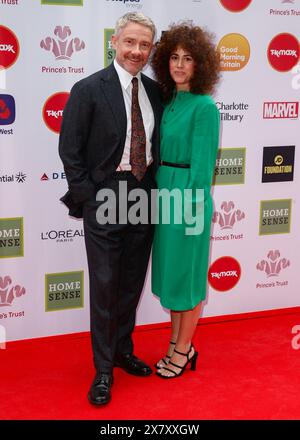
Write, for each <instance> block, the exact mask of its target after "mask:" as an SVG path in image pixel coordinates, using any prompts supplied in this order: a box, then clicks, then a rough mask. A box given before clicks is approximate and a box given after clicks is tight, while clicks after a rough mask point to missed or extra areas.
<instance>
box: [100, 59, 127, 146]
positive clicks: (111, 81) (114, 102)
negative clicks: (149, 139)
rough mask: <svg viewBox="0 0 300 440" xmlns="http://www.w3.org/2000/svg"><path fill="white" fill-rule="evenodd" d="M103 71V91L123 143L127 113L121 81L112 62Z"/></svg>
mask: <svg viewBox="0 0 300 440" xmlns="http://www.w3.org/2000/svg"><path fill="white" fill-rule="evenodd" d="M104 72H105V73H104V74H103V76H102V78H101V79H102V81H101V86H102V89H103V93H104V95H105V97H106V100H107V103H108V106H109V107H110V109H111V111H112V113H113V115H114V118H115V123H116V127H117V128H118V131H119V133H120V136H121V139H122V142H123V144H125V138H126V131H127V115H126V108H125V103H124V98H123V92H122V88H121V83H120V80H119V77H118V74H117V72H116V69H115V68H114V65H113V64H111V65H110V66H109V67H108V68H107V69H105V71H104Z"/></svg>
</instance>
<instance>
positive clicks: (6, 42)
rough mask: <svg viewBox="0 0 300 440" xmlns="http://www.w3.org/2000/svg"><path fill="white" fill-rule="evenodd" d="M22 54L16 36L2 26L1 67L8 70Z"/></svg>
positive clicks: (0, 34) (0, 27)
mask: <svg viewBox="0 0 300 440" xmlns="http://www.w3.org/2000/svg"><path fill="white" fill-rule="evenodd" d="M19 52H20V46H19V41H18V39H17V37H16V35H15V34H14V33H13V32H12V31H11V30H10V29H9V28H7V27H5V26H2V25H0V66H3V67H4V68H6V69H8V68H9V67H11V66H12V65H13V64H14V63H15V62H16V60H17V58H18V56H19Z"/></svg>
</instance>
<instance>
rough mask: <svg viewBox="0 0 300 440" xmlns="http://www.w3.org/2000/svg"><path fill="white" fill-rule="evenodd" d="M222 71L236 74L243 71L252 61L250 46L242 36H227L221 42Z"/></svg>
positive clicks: (218, 48)
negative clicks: (250, 60) (235, 72)
mask: <svg viewBox="0 0 300 440" xmlns="http://www.w3.org/2000/svg"><path fill="white" fill-rule="evenodd" d="M217 50H218V52H219V54H220V60H221V61H220V65H221V70H223V71H227V72H234V71H237V70H241V69H243V68H244V67H245V66H246V64H248V61H249V59H250V44H249V42H248V40H247V38H246V37H244V36H243V35H241V34H227V35H225V36H224V37H223V38H222V39H221V40H220V42H219V44H218V47H217Z"/></svg>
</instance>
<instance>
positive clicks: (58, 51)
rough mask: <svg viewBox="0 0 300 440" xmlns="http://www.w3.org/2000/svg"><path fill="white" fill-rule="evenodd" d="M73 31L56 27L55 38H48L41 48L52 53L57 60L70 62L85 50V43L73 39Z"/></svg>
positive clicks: (66, 27) (76, 38) (63, 27)
mask: <svg viewBox="0 0 300 440" xmlns="http://www.w3.org/2000/svg"><path fill="white" fill-rule="evenodd" d="M71 33H72V32H71V29H70V27H69V26H56V27H55V29H54V35H55V37H56V38H53V37H46V38H45V39H44V40H42V41H41V43H40V46H41V48H42V49H45V50H47V51H49V52H52V53H53V55H54V56H55V59H56V60H70V59H71V58H72V55H73V53H74V51H75V52H79V51H81V50H83V49H84V48H85V43H84V41H82V40H80V39H79V38H78V37H75V38H71Z"/></svg>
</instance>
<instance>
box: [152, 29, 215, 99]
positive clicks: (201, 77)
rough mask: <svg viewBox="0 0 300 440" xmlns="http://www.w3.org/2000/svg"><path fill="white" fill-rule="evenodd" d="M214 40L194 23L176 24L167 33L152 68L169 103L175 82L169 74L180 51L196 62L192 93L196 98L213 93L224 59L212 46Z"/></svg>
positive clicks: (156, 53) (159, 42)
mask: <svg viewBox="0 0 300 440" xmlns="http://www.w3.org/2000/svg"><path fill="white" fill-rule="evenodd" d="M212 39H213V36H212V34H210V33H209V32H207V31H204V30H203V29H201V28H200V27H198V26H194V25H193V24H192V23H191V22H189V21H188V22H183V23H179V24H172V25H171V26H170V28H169V30H167V31H165V32H163V34H162V36H161V39H160V41H158V42H157V43H156V45H155V49H154V53H153V56H152V59H151V67H152V69H153V71H154V74H155V77H156V79H157V81H158V83H159V85H160V87H161V90H162V94H163V98H164V99H165V100H166V101H167V102H168V101H169V100H170V99H171V98H172V96H173V92H174V88H175V82H174V81H173V79H172V77H171V75H170V72H169V60H170V56H171V54H172V52H173V51H174V50H175V49H176V48H177V47H181V48H182V49H184V50H186V51H188V52H190V54H191V56H192V57H193V59H194V61H195V70H194V75H193V77H192V79H191V81H190V91H191V92H192V93H195V94H209V93H212V92H213V90H214V87H215V86H216V84H217V82H218V80H219V76H220V57H219V55H218V53H217V51H216V48H215V46H214V44H213V43H212Z"/></svg>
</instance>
